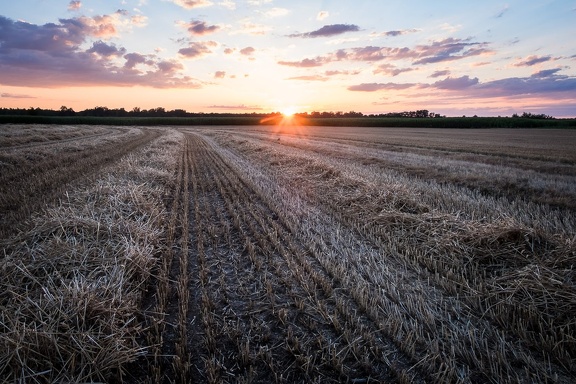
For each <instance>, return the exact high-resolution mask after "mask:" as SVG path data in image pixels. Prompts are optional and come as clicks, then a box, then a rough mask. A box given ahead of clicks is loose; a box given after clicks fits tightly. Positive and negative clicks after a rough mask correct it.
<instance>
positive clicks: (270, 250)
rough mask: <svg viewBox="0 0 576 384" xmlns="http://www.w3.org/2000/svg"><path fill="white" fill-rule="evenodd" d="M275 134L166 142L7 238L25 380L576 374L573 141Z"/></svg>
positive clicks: (80, 188)
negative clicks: (568, 144)
mask: <svg viewBox="0 0 576 384" xmlns="http://www.w3.org/2000/svg"><path fill="white" fill-rule="evenodd" d="M266 129H267V130H264V129H263V128H260V127H259V128H256V129H254V130H252V131H245V130H242V131H238V130H237V129H235V128H234V129H233V128H229V127H228V128H222V129H215V128H211V129H204V128H194V129H192V128H190V129H184V128H179V132H176V131H174V130H171V129H167V131H166V132H165V134H164V135H163V136H162V138H161V139H159V140H156V141H154V142H153V144H151V145H148V146H146V147H144V148H142V149H140V150H138V151H136V150H135V151H133V152H132V153H131V154H130V155H128V156H124V157H122V158H121V160H119V159H117V158H116V159H115V160H113V162H114V164H115V165H114V166H112V167H109V168H106V171H105V172H102V173H99V174H98V176H97V177H93V178H88V179H82V180H86V181H85V183H84V184H81V183H78V184H76V187H74V189H70V190H69V193H68V194H61V195H59V196H60V203H59V204H56V205H53V206H52V207H51V208H49V209H48V210H44V211H41V213H37V214H35V215H34V216H33V219H32V221H31V224H32V225H31V226H30V227H29V228H28V230H26V231H24V232H21V233H20V234H18V235H17V236H16V235H13V236H11V237H10V238H8V239H5V240H3V243H2V245H3V249H4V253H3V254H2V255H1V256H2V257H1V258H0V260H1V264H0V268H1V269H2V275H3V276H7V278H6V279H5V280H4V281H2V282H1V284H2V286H1V287H0V289H1V291H0V292H2V293H0V306H1V307H2V312H1V313H2V315H1V316H2V317H1V318H0V343H2V344H1V345H0V371H2V372H6V375H5V376H6V377H7V379H6V380H5V381H6V382H10V381H13V382H50V381H107V382H117V381H124V382H149V383H153V382H154V383H156V382H164V383H171V382H182V383H184V382H190V381H195V382H209V383H227V382H230V383H248V382H250V383H268V382H278V383H293V382H309V383H320V382H322V383H326V382H333V383H337V382H352V383H378V382H400V383H408V382H410V383H423V382H437V383H444V382H462V383H464V382H473V383H476V382H478V383H480V382H503V383H504V382H509V383H513V382H514V383H515V382H530V383H533V382H542V383H545V382H550V383H551V382H558V383H570V382H573V381H574V378H575V377H576V371H575V370H574V367H575V366H576V363H575V361H576V323H575V322H574V313H576V306H575V303H576V282H575V278H576V276H575V274H574V271H573V264H574V261H575V258H576V243H575V241H576V240H575V238H574V233H575V232H576V220H575V219H574V215H573V209H572V208H571V206H570V204H568V203H565V202H564V203H562V202H560V203H558V202H555V203H550V202H547V200H545V199H542V194H541V192H542V191H549V192H550V193H555V194H556V196H557V197H560V198H561V199H560V200H562V199H564V200H565V201H569V200H571V199H572V197H573V195H574V191H575V190H576V186H575V184H576V183H575V181H574V176H575V175H574V173H573V172H572V171H570V170H569V168H570V164H572V163H570V162H571V161H573V160H571V159H570V156H571V155H570V154H568V152H567V151H566V150H565V149H563V148H564V147H563V146H562V145H563V144H562V145H559V144H558V143H556V142H555V140H556V139H555V138H554V137H551V138H549V140H548V142H546V143H544V144H541V147H538V145H540V144H538V145H536V143H538V142H539V141H541V138H542V137H538V135H539V133H538V132H539V131H533V132H536V133H537V134H535V135H534V137H533V138H529V137H528V138H525V140H524V139H522V138H521V137H518V136H510V135H511V134H512V132H508V131H493V133H494V134H495V135H496V136H497V137H498V138H499V139H501V138H503V137H508V138H509V139H510V140H512V141H511V142H510V143H508V144H505V145H502V146H499V147H498V148H491V147H490V145H489V142H490V138H489V136H487V135H485V132H484V131H478V132H476V131H475V132H470V131H468V132H467V134H468V135H470V134H471V135H472V136H471V137H469V136H460V135H461V134H462V132H460V131H450V132H444V131H438V135H437V136H434V135H433V134H432V133H433V132H432V131H427V130H424V131H422V132H419V133H418V134H416V132H412V131H411V132H409V133H405V136H402V135H403V131H402V130H389V131H382V130H359V131H356V132H353V131H350V130H344V131H339V132H336V133H335V132H330V131H329V130H328V129H327V128H315V130H314V132H306V131H305V129H306V128H303V127H300V128H299V129H300V131H299V132H294V131H292V132H290V133H288V132H284V133H282V132H279V131H273V129H274V128H266ZM383 132H388V133H389V134H390V136H388V137H386V135H384V136H382V133H383ZM548 132H551V131H548ZM449 133H452V134H453V135H452V136H451V135H450V134H449ZM128 135H129V136H130V134H129V133H128ZM419 135H420V136H427V137H426V139H422V137H420V136H419ZM562 135H564V136H562ZM566 135H567V136H566ZM566 135H565V134H564V133H562V134H561V135H560V136H562V138H563V139H562V140H560V139H559V140H560V141H561V142H565V141H568V140H567V137H571V136H570V134H566ZM113 136H114V135H112V137H113ZM105 137H107V136H102V137H99V138H98V137H93V138H92V139H86V140H87V142H89V141H90V140H96V141H98V140H105ZM463 137H467V138H469V139H470V140H472V139H473V140H472V141H471V142H466V141H463ZM109 138H110V137H109ZM113 141H114V140H111V142H113ZM81 142H82V140H80V139H79V141H78V142H76V141H69V142H63V143H62V145H64V146H65V147H72V146H73V145H76V144H75V143H77V144H80V143H81ZM444 142H445V143H444ZM443 143H444V144H443ZM555 143H556V144H555ZM401 144H402V145H401ZM57 146H58V144H56V143H54V144H53V145H51V147H53V148H54V147H57ZM555 146H557V148H558V157H557V158H555V157H554V156H553V155H551V154H550V148H553V147H555ZM40 148H41V147H34V148H24V147H23V148H20V149H17V150H16V149H15V150H16V151H25V152H26V153H27V154H28V155H32V154H33V153H34V152H35V151H38V150H39V149H40ZM83 148H84V149H82V150H81V151H79V152H80V153H82V152H84V153H85V154H86V153H89V152H88V151H90V149H89V148H88V146H86V147H83ZM473 148H476V149H477V150H476V151H474V153H472V152H471V151H472V149H473ZM533 149H534V150H535V151H532V150H533ZM46 150H47V149H46ZM545 152H546V154H545ZM566 156H568V157H566ZM23 159H25V157H21V158H20V160H22V161H24V160H23ZM498 159H500V160H502V159H504V160H506V161H499V160H498ZM508 160H510V161H508ZM30 161H32V162H33V161H34V160H33V159H32V158H30ZM63 169H65V168H63ZM524 179H526V181H523V180H524ZM523 182H525V184H526V186H527V187H526V189H522V193H521V194H518V193H516V192H518V191H520V189H518V188H517V186H518V185H519V184H520V183H523ZM487 184H490V185H491V186H490V188H484V189H483V188H478V186H482V185H487ZM507 184H514V185H516V187H504V186H505V185H507ZM68 188H71V187H68ZM514 188H516V189H514Z"/></svg>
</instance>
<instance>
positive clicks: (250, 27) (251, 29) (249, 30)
mask: <svg viewBox="0 0 576 384" xmlns="http://www.w3.org/2000/svg"><path fill="white" fill-rule="evenodd" d="M271 30H272V27H271V26H268V25H262V24H255V23H252V22H251V21H244V22H243V23H242V25H241V27H240V28H238V29H237V30H235V31H233V32H231V33H230V34H231V35H238V34H247V35H254V36H260V35H265V34H266V32H269V31H271Z"/></svg>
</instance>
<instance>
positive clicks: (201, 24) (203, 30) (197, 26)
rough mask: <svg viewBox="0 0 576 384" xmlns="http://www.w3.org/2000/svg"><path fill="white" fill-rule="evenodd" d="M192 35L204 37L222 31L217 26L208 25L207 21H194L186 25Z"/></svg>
mask: <svg viewBox="0 0 576 384" xmlns="http://www.w3.org/2000/svg"><path fill="white" fill-rule="evenodd" d="M184 26H185V27H186V28H187V29H188V32H190V33H191V34H192V35H196V36H203V35H208V34H210V33H214V32H216V31H218V30H219V29H220V27H219V26H217V25H208V24H206V22H205V21H200V20H192V21H191V22H190V23H187V24H184Z"/></svg>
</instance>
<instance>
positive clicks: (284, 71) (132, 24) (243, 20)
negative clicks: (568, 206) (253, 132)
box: [0, 0, 576, 117]
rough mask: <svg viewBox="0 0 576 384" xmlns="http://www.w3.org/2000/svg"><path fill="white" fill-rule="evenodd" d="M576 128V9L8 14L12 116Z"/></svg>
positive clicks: (0, 66) (307, 4)
mask: <svg viewBox="0 0 576 384" xmlns="http://www.w3.org/2000/svg"><path fill="white" fill-rule="evenodd" d="M61 106H67V107H69V108H73V109H75V110H77V111H78V110H82V109H86V108H93V107H96V106H106V107H109V108H125V109H126V110H131V109H132V108H134V107H140V108H143V109H150V108H156V107H164V108H166V109H167V110H171V109H185V110H187V111H189V112H208V113H209V112H240V113H244V112H260V113H267V112H272V111H285V110H290V109H291V110H293V111H296V112H312V111H334V112H336V111H343V112H348V111H358V112H363V113H366V114H369V113H386V112H396V111H398V112H399V111H408V110H417V109H428V110H430V111H431V112H436V113H440V114H445V115H448V116H461V115H468V116H470V115H474V114H477V115H480V116H497V115H502V116H506V115H511V114H512V113H522V112H524V111H526V112H531V113H545V114H550V115H553V116H556V117H576V0H530V1H526V0H510V1H493V0H483V1H462V0H457V1H456V0H438V1H429V0H404V1H389V0H371V1H367V0H366V1H365V0H354V1H348V0H346V1H344V0H323V1H314V0H197V1H192V0H80V1H70V0H14V1H8V0H2V1H1V3H0V107H4V108H11V107H19V108H29V107H41V108H51V109H59V108H60V107H61Z"/></svg>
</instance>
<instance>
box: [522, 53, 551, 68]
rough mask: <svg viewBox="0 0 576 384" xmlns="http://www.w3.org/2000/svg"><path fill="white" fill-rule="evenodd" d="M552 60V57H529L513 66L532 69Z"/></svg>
mask: <svg viewBox="0 0 576 384" xmlns="http://www.w3.org/2000/svg"><path fill="white" fill-rule="evenodd" d="M550 60H552V56H536V55H532V56H528V57H527V58H525V59H521V60H520V61H517V62H516V63H514V64H513V65H514V66H515V67H531V66H533V65H536V64H540V63H545V62H547V61H550Z"/></svg>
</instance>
